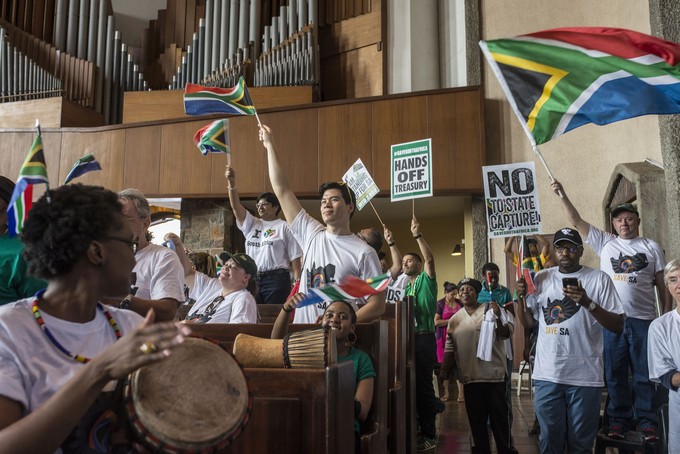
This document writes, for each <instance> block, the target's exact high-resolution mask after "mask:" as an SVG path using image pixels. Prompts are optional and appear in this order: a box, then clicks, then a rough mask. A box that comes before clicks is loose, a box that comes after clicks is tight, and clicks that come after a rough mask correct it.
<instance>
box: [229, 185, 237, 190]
mask: <svg viewBox="0 0 680 454" xmlns="http://www.w3.org/2000/svg"><path fill="white" fill-rule="evenodd" d="M227 189H229V190H230V191H235V190H236V186H234V187H233V188H232V187H231V186H229V185H227Z"/></svg>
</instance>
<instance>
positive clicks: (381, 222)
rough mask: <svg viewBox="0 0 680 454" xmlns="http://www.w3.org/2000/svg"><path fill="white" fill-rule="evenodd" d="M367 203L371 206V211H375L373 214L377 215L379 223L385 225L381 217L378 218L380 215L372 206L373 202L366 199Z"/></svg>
mask: <svg viewBox="0 0 680 454" xmlns="http://www.w3.org/2000/svg"><path fill="white" fill-rule="evenodd" d="M368 204H369V205H371V208H373V211H374V212H375V215H376V216H377V217H378V221H380V225H382V226H383V227H385V224H384V223H383V221H382V219H380V215H379V214H378V210H376V209H375V207H374V206H373V202H371V201H370V200H369V201H368Z"/></svg>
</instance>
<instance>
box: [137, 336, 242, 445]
mask: <svg viewBox="0 0 680 454" xmlns="http://www.w3.org/2000/svg"><path fill="white" fill-rule="evenodd" d="M125 400H126V410H127V413H128V416H129V418H130V421H131V425H132V428H133V431H134V433H135V435H136V437H137V439H138V440H139V441H141V442H142V444H144V445H145V446H146V447H147V448H149V449H151V450H153V452H168V453H181V454H191V453H209V452H215V451H217V450H219V449H221V448H223V447H225V446H226V445H228V444H229V443H230V442H231V441H232V440H233V439H234V438H236V437H237V436H238V435H239V433H240V432H241V430H242V429H243V427H244V426H245V424H246V422H247V421H248V417H249V415H250V405H251V402H250V392H249V389H248V383H247V382H246V377H245V375H244V374H243V370H242V369H241V366H240V365H239V364H238V362H236V360H235V359H234V357H233V356H232V355H231V354H230V353H228V352H226V351H225V350H223V349H222V348H220V347H219V346H218V345H216V344H214V343H212V342H209V341H207V340H202V339H197V338H187V339H186V340H185V341H184V343H182V344H181V345H179V346H178V347H176V348H175V349H173V351H172V355H170V356H169V357H168V358H167V359H165V360H163V361H159V362H157V363H154V364H151V365H149V366H145V367H142V368H140V369H138V370H137V371H135V372H133V373H132V374H130V377H129V379H128V384H127V386H126V389H125Z"/></svg>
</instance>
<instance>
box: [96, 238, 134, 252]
mask: <svg viewBox="0 0 680 454" xmlns="http://www.w3.org/2000/svg"><path fill="white" fill-rule="evenodd" d="M102 239H104V240H113V241H120V242H121V243H127V245H128V246H130V249H132V253H133V254H136V253H137V248H139V241H136V240H126V239H125V238H117V237H115V236H105V237H104V238H102Z"/></svg>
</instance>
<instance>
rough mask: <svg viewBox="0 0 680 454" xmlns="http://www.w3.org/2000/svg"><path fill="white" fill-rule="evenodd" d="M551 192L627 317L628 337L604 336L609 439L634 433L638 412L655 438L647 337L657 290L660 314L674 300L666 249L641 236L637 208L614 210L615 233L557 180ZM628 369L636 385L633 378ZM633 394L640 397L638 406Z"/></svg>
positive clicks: (625, 329)
mask: <svg viewBox="0 0 680 454" xmlns="http://www.w3.org/2000/svg"><path fill="white" fill-rule="evenodd" d="M552 189H553V191H555V192H556V193H559V192H561V193H562V194H563V195H564V197H562V198H561V199H560V200H561V201H562V208H563V210H564V213H565V214H566V215H567V219H568V220H569V222H571V224H572V225H573V226H574V227H576V229H577V230H578V231H579V232H580V233H581V235H583V236H584V237H585V238H586V242H587V243H588V244H589V245H590V247H592V248H593V250H594V251H595V253H596V254H597V255H598V256H600V269H601V270H602V271H604V272H605V273H607V274H608V275H609V277H610V278H611V280H612V282H613V283H614V287H615V288H616V291H617V292H618V294H619V296H620V298H621V304H622V305H623V310H624V312H625V314H626V319H625V321H624V327H623V333H620V334H615V333H611V332H605V334H604V367H605V379H606V381H607V390H608V392H609V405H608V406H607V415H608V416H609V431H608V435H609V436H610V437H612V438H618V439H622V438H624V434H625V432H626V431H628V430H630V429H635V425H634V424H633V414H635V415H636V416H637V418H638V425H639V429H640V431H641V432H642V433H643V434H644V436H645V438H646V439H647V440H655V439H656V438H657V430H656V428H657V422H656V407H657V405H656V399H655V392H654V385H653V383H652V382H651V381H650V380H649V374H648V367H647V336H648V331H649V325H650V324H651V323H652V320H654V319H655V318H656V316H657V314H656V304H655V302H656V298H655V296H654V286H656V289H657V290H658V292H659V297H660V298H661V303H662V307H661V311H662V312H663V313H666V312H668V311H670V310H671V297H670V294H669V293H668V290H667V289H666V286H665V284H664V281H663V269H664V267H665V266H666V259H665V257H664V253H663V250H662V249H661V246H659V245H658V244H657V243H656V242H654V241H652V240H650V239H647V238H642V237H640V236H639V227H640V216H639V214H638V210H637V208H635V206H634V205H632V204H630V203H624V204H621V205H617V206H616V207H614V209H612V211H611V217H612V226H613V227H614V230H615V231H616V235H614V234H612V233H608V232H603V231H602V230H600V229H598V228H596V227H594V226H593V225H591V224H589V223H588V222H586V221H584V220H583V219H582V218H581V215H580V214H579V213H578V211H577V210H576V208H575V207H574V205H573V204H572V203H571V201H570V200H569V198H568V197H567V196H566V194H565V192H564V188H563V187H562V185H561V184H560V182H559V181H554V182H553V184H552ZM629 371H630V373H631V375H632V380H631V381H632V386H631V383H630V382H629V380H628V375H629ZM631 392H632V395H631ZM632 396H635V402H633V398H632ZM633 408H635V412H634V413H633Z"/></svg>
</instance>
